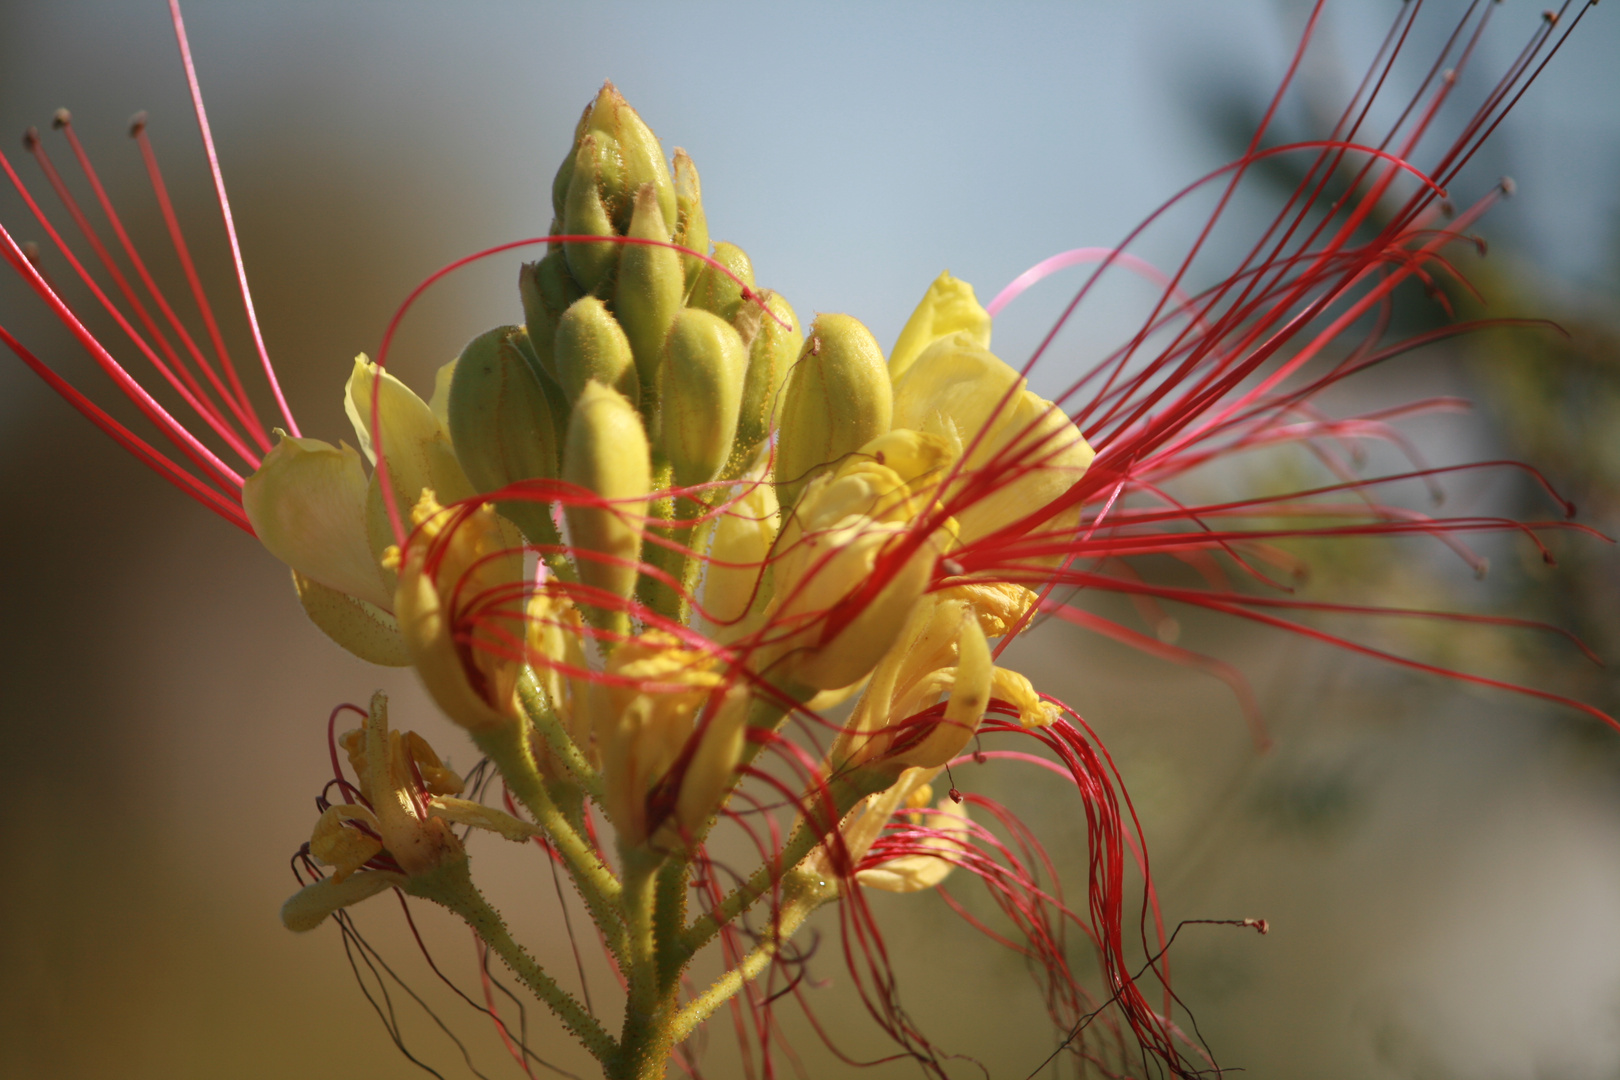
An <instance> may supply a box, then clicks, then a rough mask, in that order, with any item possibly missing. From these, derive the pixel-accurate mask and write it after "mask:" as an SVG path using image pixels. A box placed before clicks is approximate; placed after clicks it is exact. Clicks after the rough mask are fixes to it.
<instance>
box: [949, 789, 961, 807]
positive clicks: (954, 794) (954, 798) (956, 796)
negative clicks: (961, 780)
mask: <svg viewBox="0 0 1620 1080" xmlns="http://www.w3.org/2000/svg"><path fill="white" fill-rule="evenodd" d="M950 796H951V802H953V803H959V802H961V801H962V793H961V792H960V791H957V790H956V789H955V788H951V790H950Z"/></svg>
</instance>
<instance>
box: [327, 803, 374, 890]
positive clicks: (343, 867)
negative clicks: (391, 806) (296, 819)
mask: <svg viewBox="0 0 1620 1080" xmlns="http://www.w3.org/2000/svg"><path fill="white" fill-rule="evenodd" d="M348 821H359V822H363V823H364V824H366V825H369V826H370V827H371V828H372V830H373V831H375V830H376V828H377V816H376V815H375V814H373V813H372V812H371V811H370V810H367V809H366V808H365V807H363V806H358V805H350V804H342V805H335V806H328V807H327V808H326V809H325V810H324V811H322V813H321V816H320V820H318V821H316V822H315V831H314V832H313V833H311V834H310V837H309V853H310V854H311V855H313V856H315V858H317V859H319V860H320V861H321V862H323V863H325V864H326V865H328V866H330V867H332V870H333V873H332V880H333V881H342V880H343V879H344V878H346V877H348V876H349V875H350V874H352V873H354V872H355V871H356V870H358V869H360V868H361V867H362V866H364V865H365V864H366V863H368V862H370V861H371V860H372V858H373V857H374V856H376V854H377V853H378V852H380V851H381V850H382V849H383V846H382V841H381V840H379V839H377V838H376V837H375V836H373V835H371V834H370V833H365V832H361V831H360V830H359V829H356V828H352V827H350V826H348V825H346V824H344V822H348Z"/></svg>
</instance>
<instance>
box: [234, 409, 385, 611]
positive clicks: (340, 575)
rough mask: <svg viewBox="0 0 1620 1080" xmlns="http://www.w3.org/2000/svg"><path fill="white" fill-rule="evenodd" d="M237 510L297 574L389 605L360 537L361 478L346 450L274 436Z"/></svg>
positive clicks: (363, 502)
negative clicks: (242, 512) (276, 440)
mask: <svg viewBox="0 0 1620 1080" xmlns="http://www.w3.org/2000/svg"><path fill="white" fill-rule="evenodd" d="M242 508H243V509H244V510H246V511H247V517H248V521H249V522H250V523H251V524H252V525H253V531H254V533H255V534H256V535H257V536H258V537H259V542H260V543H262V544H263V545H264V546H265V547H266V548H267V549H269V551H270V554H272V555H274V556H275V557H276V558H278V559H280V560H281V561H282V562H284V563H286V564H287V565H288V566H290V567H292V568H293V569H294V570H296V571H297V572H298V573H300V574H303V575H304V576H305V577H307V578H310V579H311V580H314V581H318V582H320V583H321V584H322V585H325V586H326V587H327V588H330V589H336V590H337V591H338V592H341V593H346V594H348V595H349V596H357V597H359V598H360V599H362V600H364V601H366V602H367V603H371V604H376V605H377V606H378V607H381V608H383V609H384V610H387V609H388V608H389V607H390V606H391V605H392V603H393V597H391V596H390V595H389V594H388V589H387V587H386V584H385V581H384V578H383V574H382V571H381V569H380V568H379V567H378V565H377V559H376V556H375V554H374V553H373V552H372V549H371V544H370V542H369V541H368V539H367V536H366V517H365V510H366V476H365V473H364V471H363V470H362V469H361V467H360V455H359V454H357V453H356V452H355V451H354V448H353V447H350V446H347V445H342V446H333V445H331V444H330V443H324V442H322V441H321V440H319V439H299V438H294V437H292V436H290V435H282V436H281V438H280V440H279V441H278V442H277V443H276V445H275V446H274V447H273V448H272V449H271V450H270V452H269V453H268V454H266V455H265V456H264V460H263V461H262V462H260V463H259V468H258V470H257V471H255V472H254V473H253V475H252V476H249V477H248V478H247V480H246V482H245V483H243V485H242Z"/></svg>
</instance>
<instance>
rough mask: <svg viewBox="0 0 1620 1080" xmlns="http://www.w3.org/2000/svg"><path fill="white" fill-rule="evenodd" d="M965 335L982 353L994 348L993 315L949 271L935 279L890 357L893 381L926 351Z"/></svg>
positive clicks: (970, 286) (965, 283)
mask: <svg viewBox="0 0 1620 1080" xmlns="http://www.w3.org/2000/svg"><path fill="white" fill-rule="evenodd" d="M958 331H965V332H967V333H968V334H969V335H971V337H972V340H973V341H974V342H975V343H976V344H977V345H978V346H979V348H981V349H988V348H989V347H990V313H989V312H987V311H985V310H984V308H982V307H980V306H979V300H978V298H977V297H976V296H974V295H973V286H972V285H969V284H968V283H967V282H965V281H962V280H960V279H958V278H953V277H951V272H950V271H949V270H947V271H945V272H944V273H943V274H941V275H939V277H937V278H935V279H934V283H933V284H932V285H930V286H928V292H927V293H926V294H925V295H924V296H923V298H922V303H920V304H918V305H917V310H916V311H913V312H912V313H911V318H909V319H907V320H906V325H905V328H904V329H903V330H901V331H900V337H899V338H898V339H896V341H895V343H894V349H893V350H892V351H891V352H890V353H889V377H890V378H891V379H893V380H895V381H896V382H899V380H900V376H902V375H904V374H905V373H906V369H907V368H909V367H910V366H911V364H912V362H913V361H914V360H916V359H917V357H918V356H920V355H922V352H923V350H924V349H926V348H928V346H930V345H932V344H933V343H934V342H936V341H938V340H939V339H940V338H942V337H944V336H945V335H946V334H954V333H957V332H958Z"/></svg>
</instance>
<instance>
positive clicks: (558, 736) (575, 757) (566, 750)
mask: <svg viewBox="0 0 1620 1080" xmlns="http://www.w3.org/2000/svg"><path fill="white" fill-rule="evenodd" d="M517 697H518V705H519V706H521V707H522V709H523V715H524V716H525V717H526V718H527V719H528V721H529V723H530V724H532V725H533V726H534V730H535V731H536V732H537V733H538V734H539V735H540V737H541V738H542V739H544V740H545V742H546V748H547V749H548V750H550V751H551V752H552V753H553V754H554V755H556V757H557V760H559V761H561V762H562V763H563V766H564V767H565V768H567V770H568V771H569V772H570V773H572V774H573V777H574V782H575V783H577V784H578V785H579V786H580V787H582V788H584V789H585V791H586V793H587V794H589V795H590V797H591V798H593V799H595V800H596V801H598V802H600V801H601V800H602V776H601V774H600V773H598V772H597V771H596V769H595V768H593V767H592V765H591V763H590V762H589V761H587V760H586V759H585V754H584V753H583V752H582V751H581V750H580V748H579V747H578V746H577V745H576V744H575V743H574V740H573V737H572V736H570V735H569V734H568V732H567V730H565V729H564V728H563V725H562V720H561V719H560V718H558V716H557V710H556V709H555V708H554V707H553V706H552V704H551V702H550V701H549V700H548V699H547V697H546V694H545V691H543V690H541V689H540V685H539V683H538V682H537V681H536V680H535V677H534V673H533V672H532V671H529V672H525V673H524V675H523V677H522V678H520V679H519V680H518V684H517Z"/></svg>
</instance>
